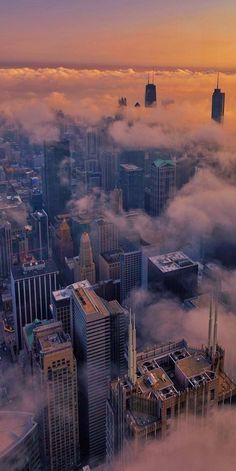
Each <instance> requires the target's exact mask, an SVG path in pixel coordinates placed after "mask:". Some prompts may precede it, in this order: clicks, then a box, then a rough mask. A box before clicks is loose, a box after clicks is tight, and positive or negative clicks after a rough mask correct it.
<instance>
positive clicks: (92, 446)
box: [71, 283, 126, 465]
mask: <svg viewBox="0 0 236 471" xmlns="http://www.w3.org/2000/svg"><path fill="white" fill-rule="evenodd" d="M71 310H72V319H73V344H74V350H75V356H76V360H77V365H78V382H79V417H80V445H81V458H82V462H83V461H84V462H85V463H87V462H89V464H90V465H96V464H97V463H99V462H100V461H102V460H103V459H104V457H105V452H106V398H107V393H108V387H109V381H110V379H111V377H117V376H119V375H120V374H122V371H125V358H124V347H125V329H126V320H125V314H124V310H123V309H122V307H121V306H120V305H119V303H118V302H117V301H109V302H107V301H104V300H103V299H101V298H100V297H99V296H97V295H96V293H95V292H94V290H93V289H92V288H91V287H90V288H86V287H85V286H84V287H83V286H82V285H81V284H80V283H75V284H74V285H72V299H71Z"/></svg>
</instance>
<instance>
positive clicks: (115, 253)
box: [101, 249, 123, 263]
mask: <svg viewBox="0 0 236 471" xmlns="http://www.w3.org/2000/svg"><path fill="white" fill-rule="evenodd" d="M122 252H123V251H122V250H121V249H116V250H111V251H110V252H103V253H101V257H103V258H104V260H106V262H107V263H116V262H119V261H120V254H121V253H122Z"/></svg>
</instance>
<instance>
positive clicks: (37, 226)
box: [30, 209, 49, 260]
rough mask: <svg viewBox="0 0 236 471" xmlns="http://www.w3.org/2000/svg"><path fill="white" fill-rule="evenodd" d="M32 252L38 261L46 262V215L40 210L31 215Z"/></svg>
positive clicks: (47, 250) (47, 248)
mask: <svg viewBox="0 0 236 471" xmlns="http://www.w3.org/2000/svg"><path fill="white" fill-rule="evenodd" d="M30 222H31V224H32V238H33V252H34V254H35V257H36V258H37V259H38V260H48V257H49V233H48V215H47V213H46V212H45V211H44V210H43V209H42V210H40V211H35V212H34V213H32V214H31V217H30Z"/></svg>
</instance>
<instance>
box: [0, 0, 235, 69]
mask: <svg viewBox="0 0 236 471" xmlns="http://www.w3.org/2000/svg"><path fill="white" fill-rule="evenodd" d="M235 17H236V3H235V0H197V1H195V0H166V1H163V0H145V1H143V0H120V1H119V2H118V1H115V0H86V1H85V0H34V1H32V0H21V1H19V0H11V1H9V2H5V1H4V0H0V31H1V51H0V62H1V63H2V64H9V63H15V64H16V63H19V64H27V63H38V64H39V63H40V64H45V63H52V64H53V63H57V64H68V63H74V64H78V65H81V64H100V65H102V64H103V65H111V64H120V65H124V64H126V65H156V66H179V67H183V66H188V67H213V68H217V69H218V68H220V69H222V68H236V28H235Z"/></svg>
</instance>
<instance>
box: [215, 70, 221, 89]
mask: <svg viewBox="0 0 236 471" xmlns="http://www.w3.org/2000/svg"><path fill="white" fill-rule="evenodd" d="M219 78H220V72H218V73H217V84H216V88H217V89H219Z"/></svg>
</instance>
